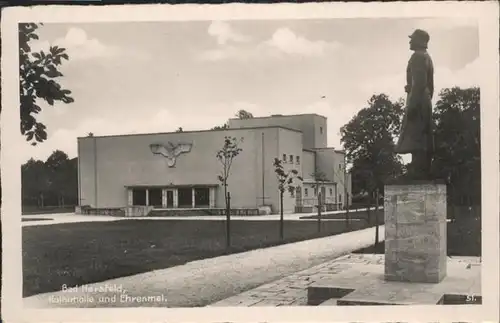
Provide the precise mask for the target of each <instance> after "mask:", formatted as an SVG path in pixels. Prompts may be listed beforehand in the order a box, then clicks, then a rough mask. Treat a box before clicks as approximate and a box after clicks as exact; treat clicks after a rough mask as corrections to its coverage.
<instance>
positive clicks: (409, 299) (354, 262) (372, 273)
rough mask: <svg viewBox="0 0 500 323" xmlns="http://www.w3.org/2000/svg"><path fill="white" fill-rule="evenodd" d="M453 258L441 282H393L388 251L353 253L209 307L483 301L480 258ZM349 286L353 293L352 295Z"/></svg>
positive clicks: (449, 260)
mask: <svg viewBox="0 0 500 323" xmlns="http://www.w3.org/2000/svg"><path fill="white" fill-rule="evenodd" d="M447 260H448V263H447V276H446V278H445V279H444V280H443V281H442V282H440V283H438V284H422V283H406V282H387V281H384V255H374V254H350V255H346V256H343V257H339V258H337V259H334V260H331V261H327V262H325V263H322V264H320V265H318V266H315V267H312V268H309V269H306V270H303V271H300V272H297V273H294V274H292V275H290V276H288V277H285V278H283V279H280V280H277V281H273V282H271V283H269V284H264V285H261V286H259V287H257V288H255V289H252V290H249V291H246V292H244V293H241V294H239V295H235V296H232V297H229V298H227V299H224V300H222V301H219V302H216V303H214V304H211V305H209V306H210V307H213V306H217V307H220V306H244V307H248V306H304V305H308V303H309V305H322V306H324V305H329V306H335V305H344V304H345V302H346V301H351V302H356V301H358V302H359V301H361V300H364V301H367V300H368V301H369V302H371V303H385V304H387V303H390V304H396V303H397V304H407V305H436V304H437V303H438V301H440V300H442V299H443V295H454V296H455V297H454V298H455V299H457V298H458V299H459V298H460V297H458V296H459V295H462V298H465V297H466V296H469V297H470V300H469V303H473V302H472V300H473V299H479V298H480V297H481V265H480V259H479V257H448V259H447ZM308 289H309V295H308ZM348 290H352V291H353V292H352V293H349V292H348ZM370 291H376V292H375V293H370ZM308 298H309V302H308ZM390 298H394V299H393V300H392V302H389V301H388V299H390ZM448 298H450V297H449V296H448ZM338 300H340V302H341V303H340V304H338V303H337V301H338ZM325 301H326V302H325Z"/></svg>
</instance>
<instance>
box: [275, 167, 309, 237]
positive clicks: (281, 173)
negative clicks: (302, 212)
mask: <svg viewBox="0 0 500 323" xmlns="http://www.w3.org/2000/svg"><path fill="white" fill-rule="evenodd" d="M273 165H274V172H275V173H276V177H277V179H278V190H279V192H280V239H281V240H283V237H284V234H283V222H284V219H283V195H284V194H285V191H288V192H289V193H290V194H293V192H295V190H296V186H294V185H293V181H294V179H298V180H300V181H302V177H300V176H298V174H299V172H298V171H297V170H296V169H291V170H289V171H285V170H284V168H283V163H282V161H281V159H279V158H274V162H273Z"/></svg>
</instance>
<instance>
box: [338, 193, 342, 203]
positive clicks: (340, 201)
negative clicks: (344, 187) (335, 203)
mask: <svg viewBox="0 0 500 323" xmlns="http://www.w3.org/2000/svg"><path fill="white" fill-rule="evenodd" d="M339 203H342V194H339Z"/></svg>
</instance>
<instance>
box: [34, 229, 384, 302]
mask: <svg viewBox="0 0 500 323" xmlns="http://www.w3.org/2000/svg"><path fill="white" fill-rule="evenodd" d="M383 230H384V227H383V226H381V227H380V237H384V231H383ZM374 239H375V228H368V229H363V230H359V231H353V232H348V233H344V234H340V235H336V236H331V237H326V238H318V239H312V240H307V241H302V242H297V243H290V244H286V245H281V246H276V247H271V248H265V249H258V250H253V251H249V252H243V253H238V254H233V255H228V256H222V257H216V258H211V259H205V260H200V261H193V262H190V263H187V264H185V265H182V266H177V267H172V268H168V269H162V270H156V271H152V272H148V273H144V274H138V275H134V276H129V277H122V278H118V279H113V280H108V281H106V282H102V283H95V284H90V285H85V286H83V287H79V288H77V290H74V291H66V292H55V293H48V294H41V295H35V296H31V297H29V298H25V299H24V302H25V303H24V304H25V306H29V307H36V308H48V307H132V306H134V307H138V306H144V307H194V306H206V305H209V304H212V303H214V302H217V301H220V300H223V299H226V298H228V297H231V296H233V295H237V294H240V293H242V292H244V291H247V290H251V289H253V288H256V287H258V286H260V285H262V284H266V283H269V282H272V281H275V280H278V279H281V278H284V277H287V276H289V275H291V274H293V273H295V272H298V271H302V270H305V269H307V268H311V267H314V266H316V265H319V264H321V263H324V262H326V261H329V260H332V259H335V258H337V257H339V256H342V255H345V254H347V253H350V252H352V251H353V250H357V249H361V248H365V247H368V246H370V245H372V244H373V243H374Z"/></svg>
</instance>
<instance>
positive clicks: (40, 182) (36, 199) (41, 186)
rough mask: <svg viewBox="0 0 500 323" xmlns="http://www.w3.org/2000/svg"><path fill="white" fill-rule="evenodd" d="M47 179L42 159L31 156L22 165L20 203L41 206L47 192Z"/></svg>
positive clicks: (43, 203)
mask: <svg viewBox="0 0 500 323" xmlns="http://www.w3.org/2000/svg"><path fill="white" fill-rule="evenodd" d="M49 181H50V179H49V174H48V173H47V171H46V167H45V164H44V162H43V161H41V160H34V159H33V158H31V159H30V160H28V161H27V162H26V163H25V164H24V165H22V166H21V183H22V187H21V189H22V191H21V192H22V204H23V205H36V206H37V207H39V208H43V207H44V206H45V200H46V198H47V196H48V193H49V186H50V182H49Z"/></svg>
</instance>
